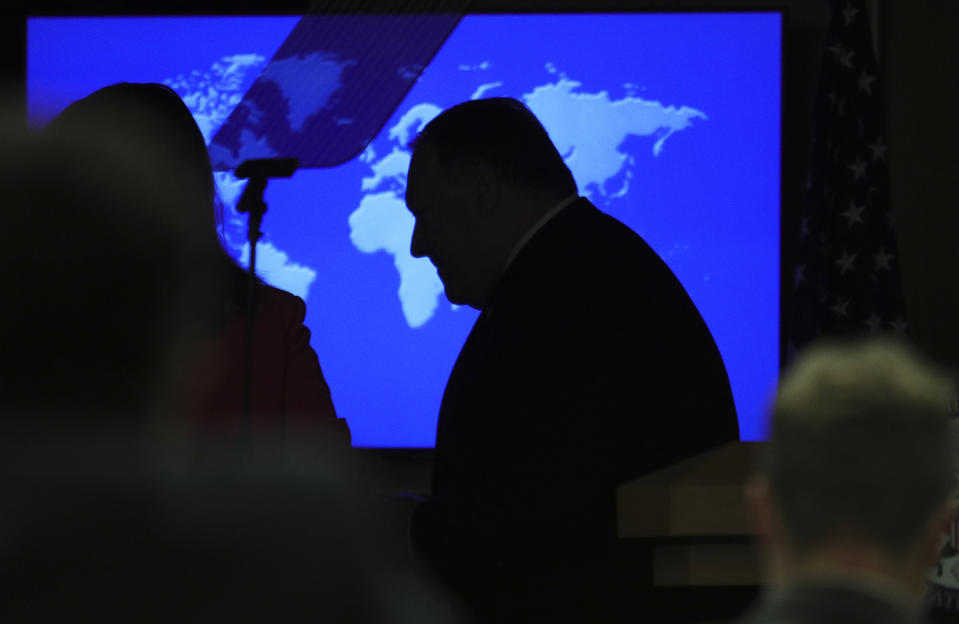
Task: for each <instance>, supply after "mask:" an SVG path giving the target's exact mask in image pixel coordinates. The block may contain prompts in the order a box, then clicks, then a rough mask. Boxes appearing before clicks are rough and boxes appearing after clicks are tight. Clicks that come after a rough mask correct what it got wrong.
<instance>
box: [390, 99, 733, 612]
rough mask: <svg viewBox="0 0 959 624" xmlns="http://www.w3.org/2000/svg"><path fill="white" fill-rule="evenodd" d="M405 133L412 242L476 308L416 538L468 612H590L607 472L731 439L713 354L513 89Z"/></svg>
mask: <svg viewBox="0 0 959 624" xmlns="http://www.w3.org/2000/svg"><path fill="white" fill-rule="evenodd" d="M413 146H414V151H413V156H412V160H411V164H410V170H409V175H408V183H407V196H406V200H407V204H408V207H409V209H410V211H411V212H412V214H413V215H414V217H415V219H416V225H415V228H414V232H413V236H412V241H411V252H412V254H413V255H414V256H418V257H422V256H425V257H428V258H429V259H430V260H431V261H432V262H433V264H434V265H436V268H437V270H438V273H439V276H440V278H441V279H442V281H443V284H444V287H445V289H446V294H447V297H448V298H449V300H450V301H452V302H454V303H460V304H468V305H470V306H473V307H475V308H477V309H479V310H481V311H482V314H481V315H480V317H479V319H478V320H477V322H476V324H475V326H474V327H473V330H472V332H471V333H470V335H469V337H468V338H467V340H466V343H465V345H464V346H463V349H462V351H461V353H460V355H459V358H458V359H457V362H456V365H455V366H454V368H453V371H452V373H451V375H450V378H449V381H448V383H447V386H446V391H445V394H444V397H443V401H442V405H441V407H440V414H439V422H438V426H437V435H436V454H435V464H434V473H433V492H432V494H433V497H432V499H431V500H430V501H428V502H427V503H426V504H424V505H422V506H421V507H420V508H419V509H418V510H417V512H416V513H415V514H414V517H413V526H412V533H413V539H414V542H415V545H416V546H417V547H418V548H419V550H420V552H421V553H423V555H424V557H425V558H426V559H427V560H428V561H429V563H430V564H431V566H432V567H433V569H434V570H435V571H436V572H437V574H438V575H439V576H440V577H441V578H442V579H444V580H445V581H446V582H447V583H448V584H449V585H450V587H451V588H452V589H453V590H454V591H455V592H456V593H457V594H458V595H459V596H460V597H461V598H462V599H463V600H464V601H465V602H466V603H467V604H468V605H470V606H471V607H472V608H473V609H474V611H475V612H477V613H479V614H481V615H485V616H489V617H493V618H498V619H500V620H502V619H517V620H521V619H525V620H526V621H530V620H531V619H536V618H537V617H542V618H546V617H552V618H553V619H554V620H555V618H556V616H557V613H558V612H559V613H564V614H567V615H571V614H573V613H575V612H577V610H579V611H581V612H588V613H591V614H593V617H594V621H595V617H597V616H598V615H599V613H598V611H596V608H597V604H600V603H601V604H606V605H608V604H609V601H606V600H604V599H602V598H599V597H598V596H599V594H598V593H597V592H599V593H601V592H602V591H605V590H604V589H603V588H604V587H605V586H606V585H607V582H606V579H604V578H602V576H603V574H604V573H605V572H603V570H606V569H608V568H607V566H605V565H604V564H603V563H602V562H604V561H605V560H606V558H607V557H608V556H609V553H610V547H611V545H612V544H613V542H614V540H615V512H614V492H615V487H616V485H618V484H619V483H622V482H624V481H627V480H629V479H632V478H634V477H636V476H637V475H639V474H643V473H645V472H649V471H651V470H655V469H657V468H660V467H663V466H665V465H668V464H671V463H673V462H676V461H678V460H680V459H683V458H685V457H688V456H690V455H693V454H696V453H699V452H701V451H704V450H706V449H708V448H711V447H714V446H716V445H718V444H721V443H724V442H727V441H731V440H735V439H737V438H738V428H737V422H736V415H735V408H734V405H733V400H732V395H731V392H730V388H729V383H728V380H727V377H726V372H725V368H724V366H723V362H722V359H721V357H720V354H719V351H718V349H717V348H716V345H715V343H714V342H713V339H712V336H711V335H710V333H709V330H708V328H707V327H706V324H705V322H704V321H703V319H702V317H701V316H700V315H699V312H698V311H697V310H696V307H695V305H694V304H693V302H692V301H691V300H690V298H689V296H688V295H687V294H686V292H685V290H684V289H683V287H682V286H681V285H680V283H679V281H678V280H677V279H676V277H675V276H674V275H673V274H672V272H671V271H670V270H669V268H668V267H667V266H666V264H665V263H663V261H662V260H661V259H660V258H659V257H658V256H657V255H656V254H655V252H653V251H652V250H651V249H650V248H649V246H648V245H647V244H646V243H645V242H644V241H643V240H642V239H641V238H640V237H639V236H638V235H637V234H635V233H634V232H633V231H632V230H630V229H629V228H628V227H626V226H625V225H623V224H622V223H620V222H619V221H616V220H615V219H613V218H612V217H609V216H608V215H605V214H603V213H601V212H600V211H599V210H597V209H596V208H595V207H594V206H593V205H592V204H591V203H590V202H589V201H588V200H587V199H585V198H583V197H579V196H578V194H577V188H576V182H575V181H574V179H573V177H572V175H571V173H570V171H569V168H568V167H567V166H566V164H565V162H564V161H563V159H562V157H561V155H560V154H559V153H558V152H557V150H556V148H555V146H554V145H553V143H552V141H551V140H550V138H549V136H548V134H547V132H546V130H545V129H544V128H543V126H542V125H541V124H540V123H539V121H538V120H537V119H536V117H535V116H534V115H533V114H532V113H531V112H530V111H529V110H528V109H527V108H526V107H525V106H524V105H523V104H522V103H520V102H519V101H517V100H514V99H511V98H492V99H486V100H473V101H469V102H465V103H463V104H460V105H457V106H454V107H453V108H451V109H449V110H447V111H445V112H443V113H441V114H440V115H439V116H437V117H436V118H435V119H434V120H433V121H431V122H430V123H429V124H427V125H426V127H425V128H424V129H423V130H422V132H421V133H420V134H419V136H418V137H417V138H416V139H415V140H414V143H413ZM603 608H605V607H603Z"/></svg>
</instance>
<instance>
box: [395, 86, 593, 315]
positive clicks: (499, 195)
mask: <svg viewBox="0 0 959 624" xmlns="http://www.w3.org/2000/svg"><path fill="white" fill-rule="evenodd" d="M575 192H576V182H575V181H574V180H573V176H572V174H571V173H570V171H569V168H567V167H566V164H565V163H564V162H563V159H562V157H561V156H560V154H559V152H557V151H556V147H555V146H554V145H553V143H552V141H550V139H549V135H548V134H547V133H546V130H545V129H544V128H543V126H542V125H541V124H540V123H539V121H538V120H537V119H536V117H535V116H534V115H533V114H532V113H531V112H530V111H529V109H528V108H526V107H525V106H524V105H523V104H522V103H521V102H519V101H517V100H514V99H512V98H491V99H485V100H472V101H469V102H464V103H462V104H459V105H457V106H454V107H452V108H450V109H449V110H447V111H444V112H443V113H441V114H440V115H439V116H437V117H436V118H435V119H433V120H432V121H431V122H430V123H429V124H427V125H426V127H425V128H424V129H423V131H422V132H420V134H419V136H417V137H416V138H415V139H414V141H413V157H412V160H411V162H410V170H409V175H408V177H407V191H406V203H407V206H408V207H409V209H410V211H411V212H412V213H413V216H414V217H415V218H416V226H415V228H414V230H413V239H412V241H411V244H410V251H411V253H412V254H413V255H414V256H416V257H423V256H426V257H428V258H429V259H430V260H431V261H432V262H433V264H434V265H436V268H437V270H438V272H439V275H440V279H442V280H443V284H444V285H445V286H446V295H447V297H448V298H449V300H450V301H452V302H454V303H465V304H469V305H471V306H473V307H476V308H482V307H483V306H484V305H485V304H486V302H487V301H488V300H489V297H490V295H491V293H492V291H493V288H494V287H495V285H496V282H497V281H498V279H499V277H500V274H501V273H502V271H503V269H504V268H505V263H506V259H507V257H508V256H509V254H510V252H511V251H512V249H513V247H514V245H515V244H516V243H517V242H518V240H519V239H520V238H521V237H522V236H523V234H525V233H526V230H528V229H529V227H531V226H532V225H533V223H535V222H536V220H537V219H538V218H539V216H540V215H541V214H542V213H543V212H545V211H547V210H549V208H550V207H551V206H552V205H554V204H556V203H557V202H559V201H560V200H561V199H563V198H564V197H566V196H568V195H570V194H573V193H575Z"/></svg>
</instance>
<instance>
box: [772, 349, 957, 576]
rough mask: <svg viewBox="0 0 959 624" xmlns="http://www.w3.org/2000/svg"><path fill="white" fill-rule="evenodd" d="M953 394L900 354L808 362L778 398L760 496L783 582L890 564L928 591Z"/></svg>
mask: <svg viewBox="0 0 959 624" xmlns="http://www.w3.org/2000/svg"><path fill="white" fill-rule="evenodd" d="M951 395H952V386H951V383H950V382H949V380H948V378H947V377H946V376H945V375H944V374H943V373H941V372H939V371H938V370H936V369H935V368H934V367H932V366H931V365H929V364H928V363H926V362H925V361H923V360H922V359H921V358H920V357H919V356H917V355H916V354H915V353H913V352H912V351H911V350H910V349H908V348H906V347H905V346H903V345H901V344H898V343H893V342H887V341H870V342H861V343H835V344H821V345H818V346H816V347H813V348H811V349H810V350H809V351H807V352H806V353H804V354H803V355H802V357H801V358H800V360H799V361H798V362H797V364H796V365H795V366H794V367H793V368H792V370H791V371H789V373H788V374H787V375H786V377H785V378H784V379H783V381H782V383H781V385H780V387H779V390H778V393H777V395H776V400H775V406H774V408H773V411H772V419H771V431H770V442H769V447H768V452H767V454H766V456H765V461H764V464H763V466H762V470H761V475H760V477H759V478H758V480H757V486H756V487H755V488H754V489H753V495H754V500H755V501H756V502H757V509H758V510H759V512H760V513H759V519H760V530H761V532H762V533H763V534H764V536H765V537H766V538H767V541H768V546H769V547H770V550H771V551H772V552H771V553H770V554H771V555H772V559H773V564H774V565H776V566H778V567H779V572H780V573H781V574H783V575H784V576H786V577H787V578H788V577H790V576H796V575H797V574H801V573H803V572H808V571H809V569H810V565H811V562H815V566H818V567H819V568H822V567H823V566H825V567H829V566H830V565H831V564H833V563H836V564H837V565H838V566H839V567H847V568H848V567H849V566H850V565H854V561H855V562H858V564H855V565H859V567H862V568H868V567H869V566H870V565H872V564H875V565H877V566H878V565H879V563H883V564H888V565H889V568H890V569H894V570H898V572H899V575H898V577H897V578H896V579H894V580H897V581H900V584H901V585H905V586H906V587H913V588H915V587H919V586H920V582H921V576H922V569H923V567H924V566H925V565H928V564H929V563H931V561H932V559H934V556H935V548H936V546H937V545H938V539H939V531H940V530H941V527H942V525H943V524H944V522H945V520H946V518H947V515H948V513H949V507H948V503H947V500H948V497H949V493H950V491H951V490H952V487H953V478H952V454H951V448H950V444H949V435H948V433H949V422H948V405H949V401H950V397H951ZM872 571H873V572H876V573H877V574H879V575H881V574H882V573H883V572H888V571H889V570H872Z"/></svg>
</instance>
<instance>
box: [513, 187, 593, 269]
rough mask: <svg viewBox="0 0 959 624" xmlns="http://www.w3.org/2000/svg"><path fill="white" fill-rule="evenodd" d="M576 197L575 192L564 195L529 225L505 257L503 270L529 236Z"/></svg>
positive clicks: (577, 197)
mask: <svg viewBox="0 0 959 624" xmlns="http://www.w3.org/2000/svg"><path fill="white" fill-rule="evenodd" d="M577 199H579V195H578V194H576V193H573V194H571V195H568V196H566V197H564V198H563V199H562V200H560V202H559V203H558V204H556V205H555V206H553V207H552V208H550V209H549V210H548V211H547V212H546V214H544V215H543V216H542V217H540V219H539V221H537V222H536V223H534V224H533V227H531V228H530V229H529V230H528V231H527V232H526V234H524V235H523V237H522V238H520V239H519V242H517V243H516V246H515V247H513V251H512V253H510V255H509V257H508V258H506V265H505V266H504V267H503V271H504V272H505V271H506V269H508V268H509V265H511V264H513V260H515V259H516V256H518V255H519V252H520V251H522V250H523V247H525V246H526V244H527V243H528V242H529V241H530V239H531V238H533V236H535V235H536V233H537V232H539V231H540V230H541V229H543V226H544V225H546V224H547V223H549V222H550V221H551V220H552V219H553V217H555V216H556V215H558V214H559V213H560V212H562V210H563V209H564V208H566V207H567V206H569V205H570V204H572V203H573V202H574V201H576V200H577Z"/></svg>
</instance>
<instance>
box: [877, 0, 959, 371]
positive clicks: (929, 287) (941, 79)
mask: <svg viewBox="0 0 959 624" xmlns="http://www.w3.org/2000/svg"><path fill="white" fill-rule="evenodd" d="M879 8H880V11H879V17H880V19H879V26H880V33H881V34H880V42H881V44H882V47H881V54H880V59H881V61H882V67H881V69H882V78H883V79H884V80H885V101H886V114H887V116H888V119H887V124H886V125H887V134H888V141H887V145H888V147H889V171H890V177H891V179H890V185H891V193H892V206H893V210H894V214H895V218H896V222H897V225H898V232H899V242H900V253H901V255H902V274H903V282H904V284H903V288H904V290H905V295H906V305H907V306H908V308H907V311H908V314H909V318H910V322H911V325H912V330H913V337H914V338H915V339H916V341H917V342H918V343H919V344H920V346H922V347H923V348H924V349H925V350H926V351H927V352H928V353H929V354H931V355H932V356H934V357H935V358H936V359H938V360H939V361H941V362H943V363H946V364H948V365H950V366H952V367H953V368H955V369H959V122H957V119H956V117H957V114H959V70H957V67H959V63H957V62H959V39H957V38H956V36H955V34H956V32H957V31H959V3H957V2H955V0H921V1H918V2H917V1H914V0H882V1H881V2H880V7H879Z"/></svg>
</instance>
